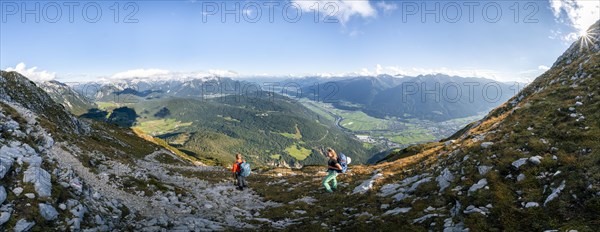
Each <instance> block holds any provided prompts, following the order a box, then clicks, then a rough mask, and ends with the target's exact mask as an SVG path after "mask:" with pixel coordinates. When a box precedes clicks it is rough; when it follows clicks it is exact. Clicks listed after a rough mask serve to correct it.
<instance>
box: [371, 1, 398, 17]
mask: <svg viewBox="0 0 600 232" xmlns="http://www.w3.org/2000/svg"><path fill="white" fill-rule="evenodd" d="M376 5H377V7H379V8H381V9H382V10H383V13H384V14H386V15H389V14H390V13H391V12H392V11H395V10H397V9H398V5H396V4H394V3H386V2H384V1H381V2H377V4H376Z"/></svg>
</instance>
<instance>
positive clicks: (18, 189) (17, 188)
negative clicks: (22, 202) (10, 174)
mask: <svg viewBox="0 0 600 232" xmlns="http://www.w3.org/2000/svg"><path fill="white" fill-rule="evenodd" d="M12 192H13V193H14V194H15V195H16V196H17V197H18V196H19V195H21V193H23V188H21V187H16V188H14V189H13V190H12Z"/></svg>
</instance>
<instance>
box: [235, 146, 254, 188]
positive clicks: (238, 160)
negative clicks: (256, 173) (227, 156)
mask: <svg viewBox="0 0 600 232" xmlns="http://www.w3.org/2000/svg"><path fill="white" fill-rule="evenodd" d="M232 171H233V178H234V179H235V180H236V181H237V186H238V187H237V189H238V190H244V188H247V187H248V183H247V182H246V177H247V176H249V175H250V164H248V163H247V162H246V160H243V159H242V154H240V153H237V154H235V163H233V168H232Z"/></svg>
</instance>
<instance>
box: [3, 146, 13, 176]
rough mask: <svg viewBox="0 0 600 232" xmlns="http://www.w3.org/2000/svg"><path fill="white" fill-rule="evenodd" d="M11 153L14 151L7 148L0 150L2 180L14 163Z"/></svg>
mask: <svg viewBox="0 0 600 232" xmlns="http://www.w3.org/2000/svg"><path fill="white" fill-rule="evenodd" d="M9 152H14V150H12V148H9V147H7V146H3V147H2V148H0V179H2V178H4V176H5V175H6V173H8V171H9V170H10V167H11V166H12V164H13V162H14V159H13V158H12V157H11V156H10V153H9Z"/></svg>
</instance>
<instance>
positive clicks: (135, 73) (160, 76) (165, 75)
mask: <svg viewBox="0 0 600 232" xmlns="http://www.w3.org/2000/svg"><path fill="white" fill-rule="evenodd" d="M237 76H238V73H237V72H234V71H230V70H221V69H211V70H208V71H196V72H172V71H169V70H164V69H132V70H127V71H123V72H119V73H116V74H114V75H112V76H110V77H108V78H101V81H108V82H110V81H115V80H130V79H138V80H184V79H202V78H207V77H237Z"/></svg>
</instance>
